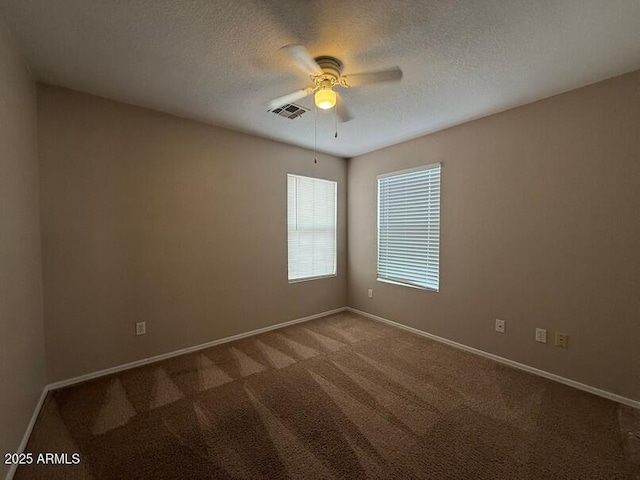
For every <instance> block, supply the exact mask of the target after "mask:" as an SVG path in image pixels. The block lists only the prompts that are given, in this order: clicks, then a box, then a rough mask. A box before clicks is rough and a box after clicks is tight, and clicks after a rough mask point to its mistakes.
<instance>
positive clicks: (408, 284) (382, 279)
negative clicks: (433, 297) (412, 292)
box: [376, 278, 440, 293]
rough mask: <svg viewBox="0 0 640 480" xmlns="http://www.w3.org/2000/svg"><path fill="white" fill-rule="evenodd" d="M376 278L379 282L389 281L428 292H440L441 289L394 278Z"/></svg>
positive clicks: (392, 283)
mask: <svg viewBox="0 0 640 480" xmlns="http://www.w3.org/2000/svg"><path fill="white" fill-rule="evenodd" d="M376 280H377V281H378V282H382V283H389V284H391V285H399V286H401V287H409V288H415V289H416V290H426V291H428V292H435V293H438V292H439V291H440V290H436V289H435V288H431V287H420V286H418V285H412V284H410V283H402V282H394V281H393V280H387V279H386V278H376Z"/></svg>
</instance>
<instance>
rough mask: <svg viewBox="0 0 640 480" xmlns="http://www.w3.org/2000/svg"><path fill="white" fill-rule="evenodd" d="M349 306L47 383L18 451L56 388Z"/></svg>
mask: <svg viewBox="0 0 640 480" xmlns="http://www.w3.org/2000/svg"><path fill="white" fill-rule="evenodd" d="M346 309H347V308H346V307H341V308H336V309H334V310H329V311H326V312H321V313H316V314H315V315H309V316H308V317H302V318H296V319H294V320H289V321H287V322H282V323H277V324H275V325H269V326H268V327H263V328H258V329H256V330H251V331H248V332H244V333H239V334H237V335H232V336H230V337H225V338H220V339H218V340H213V341H211V342H207V343H201V344H200V345H194V346H193V347H187V348H182V349H180V350H175V351H173V352H168V353H163V354H161V355H156V356H154V357H149V358H143V359H142V360H136V361H135V362H129V363H125V364H123V365H118V366H115V367H111V368H105V369H104V370H99V371H97V372H92V373H87V374H85V375H80V376H79V377H74V378H68V379H66V380H61V381H59V382H53V383H50V384H49V385H45V387H44V389H43V390H42V395H40V400H39V401H38V404H37V405H36V408H35V410H34V412H33V415H32V416H31V421H30V422H29V425H28V426H27V429H26V431H25V432H24V436H23V437H22V441H21V442H20V446H19V447H18V450H16V453H22V452H23V451H24V449H25V448H26V446H27V442H28V441H29V436H30V435H31V431H32V430H33V427H34V425H35V424H36V420H37V419H38V415H39V414H40V410H41V409H42V405H43V404H44V400H45V398H46V397H47V393H49V392H50V391H51V390H56V389H58V388H62V387H68V386H70V385H74V384H76V383H81V382H86V381H87V380H91V379H94V378H98V377H103V376H105V375H110V374H112V373H117V372H122V371H124V370H129V369H131V368H135V367H139V366H141V365H146V364H148V363H153V362H157V361H160V360H165V359H167V358H171V357H177V356H178V355H184V354H185V353H191V352H197V351H198V350H203V349H205V348H209V347H213V346H215V345H220V344H222V343H227V342H233V341H234V340H240V339H241V338H246V337H251V336H253V335H259V334H260V333H265V332H269V331H271V330H277V329H279V328H284V327H288V326H289V325H295V324H296V323H302V322H308V321H309V320H314V319H316V318H320V317H326V316H327V315H332V314H334V313H339V312H344V311H345V310H346ZM16 469H17V465H11V467H10V468H9V471H8V472H7V476H6V477H5V479H6V480H12V479H13V475H14V474H15V472H16Z"/></svg>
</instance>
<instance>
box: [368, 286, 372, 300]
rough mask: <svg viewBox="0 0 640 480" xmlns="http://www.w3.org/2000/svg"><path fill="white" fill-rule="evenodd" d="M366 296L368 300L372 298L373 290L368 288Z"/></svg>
mask: <svg viewBox="0 0 640 480" xmlns="http://www.w3.org/2000/svg"><path fill="white" fill-rule="evenodd" d="M367 296H368V297H369V298H373V288H370V289H369V290H367Z"/></svg>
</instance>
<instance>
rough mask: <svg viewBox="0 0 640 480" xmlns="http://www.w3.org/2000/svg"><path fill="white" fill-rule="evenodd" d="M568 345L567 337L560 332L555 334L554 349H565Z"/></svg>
mask: <svg viewBox="0 0 640 480" xmlns="http://www.w3.org/2000/svg"><path fill="white" fill-rule="evenodd" d="M568 343H569V335H567V334H566V333H562V332H556V347H560V348H567V345H568Z"/></svg>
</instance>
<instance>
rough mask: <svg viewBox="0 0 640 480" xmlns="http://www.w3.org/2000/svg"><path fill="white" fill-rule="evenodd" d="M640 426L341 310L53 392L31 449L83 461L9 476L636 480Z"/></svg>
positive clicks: (609, 407) (628, 413) (592, 400)
mask: <svg viewBox="0 0 640 480" xmlns="http://www.w3.org/2000/svg"><path fill="white" fill-rule="evenodd" d="M637 418H638V417H637V415H636V411H634V410H632V409H629V408H626V407H621V406H620V405H618V404H616V403H614V402H611V401H608V400H604V399H602V398H599V397H596V396H593V395H590V394H587V393H584V392H581V391H578V390H575V389H572V388H569V387H566V386H563V385H560V384H558V383H554V382H551V381H547V380H545V379H542V378H539V377H536V376H533V375H529V374H526V373H523V372H520V371H517V370H513V369H510V368H507V367H504V366H502V365H499V364H496V363H493V362H491V361H488V360H485V359H482V358H480V357H477V356H474V355H470V354H467V353H463V352H460V351H458V350H455V349H452V348H450V347H447V346H444V345H441V344H439V343H435V342H432V341H430V340H427V339H425V338H422V337H417V336H414V335H411V334H409V333H406V332H404V331H402V330H399V329H396V328H393V327H390V326H387V325H384V324H381V323H378V322H375V321H372V320H369V319H365V318H362V317H359V316H357V315H353V314H350V313H341V314H337V315H333V316H330V317H325V318H322V319H318V320H314V321H311V322H307V323H303V324H299V325H294V326H291V327H287V328H285V329H281V330H277V331H273V332H269V333H265V334H262V335H258V336H255V337H251V338H247V339H244V340H240V341H237V342H233V343H227V344H224V345H220V346H217V347H213V348H210V349H207V350H202V351H199V352H197V353H193V354H188V355H184V356H181V357H176V358H173V359H171V360H167V361H163V362H159V363H156V364H153V365H149V366H145V367H141V368H137V369H134V370H129V371H126V372H123V373H121V374H118V375H112V376H109V377H104V378H100V379H97V380H94V381H90V382H87V383H84V384H81V385H77V386H73V387H69V388H65V389H62V390H57V391H55V392H52V393H51V394H50V395H49V396H48V398H47V401H46V403H45V405H44V408H43V410H42V413H41V414H40V417H39V418H38V422H37V424H36V427H35V429H34V431H33V434H32V436H31V439H30V441H29V444H28V447H27V451H29V452H33V453H38V452H57V453H61V452H68V453H74V452H78V453H80V456H81V463H80V464H79V465H77V466H62V465H50V466H42V465H32V466H25V467H20V468H19V469H18V471H17V474H16V476H15V478H16V479H49V478H60V479H78V478H93V479H205V478H206V479H211V478H222V479H230V478H267V479H280V478H305V479H313V478H322V479H329V478H384V479H402V478H433V479H441V478H442V479H453V478H466V479H503V478H504V479H517V478H530V479H541V478H566V479H591V478H592V479H616V478H619V479H624V478H636V476H638V475H639V474H640V469H639V468H638V464H637V463H636V461H637V460H638V459H637V458H636V459H635V461H634V459H633V455H634V445H633V442H634V441H635V440H636V438H640V437H636V436H635V434H636V433H637V432H635V433H634V432H633V431H630V429H631V425H633V423H634V422H635V421H636V420H637ZM620 419H623V420H624V421H623V423H622V424H621V423H620ZM625 452H626V453H625Z"/></svg>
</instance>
